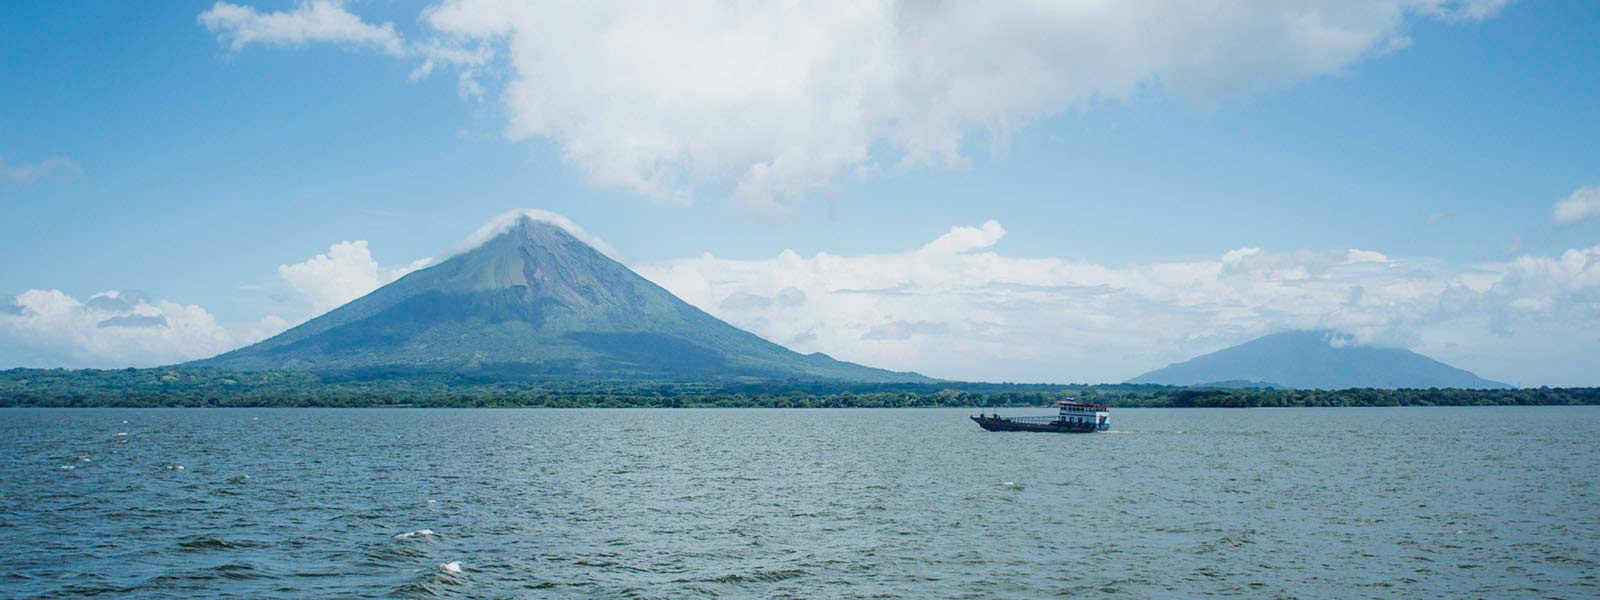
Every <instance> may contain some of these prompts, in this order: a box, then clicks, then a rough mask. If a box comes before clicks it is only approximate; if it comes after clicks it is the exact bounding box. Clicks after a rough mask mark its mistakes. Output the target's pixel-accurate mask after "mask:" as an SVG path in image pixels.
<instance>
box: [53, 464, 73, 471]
mask: <svg viewBox="0 0 1600 600" xmlns="http://www.w3.org/2000/svg"><path fill="white" fill-rule="evenodd" d="M76 468H77V467H74V466H72V465H61V466H59V467H56V469H57V470H60V471H71V470H73V469H76Z"/></svg>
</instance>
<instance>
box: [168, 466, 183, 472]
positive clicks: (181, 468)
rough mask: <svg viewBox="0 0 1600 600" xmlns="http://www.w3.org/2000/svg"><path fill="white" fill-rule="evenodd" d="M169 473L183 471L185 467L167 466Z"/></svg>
mask: <svg viewBox="0 0 1600 600" xmlns="http://www.w3.org/2000/svg"><path fill="white" fill-rule="evenodd" d="M167 470H168V471H182V470H183V465H167Z"/></svg>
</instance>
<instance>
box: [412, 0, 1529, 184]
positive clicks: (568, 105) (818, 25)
mask: <svg viewBox="0 0 1600 600" xmlns="http://www.w3.org/2000/svg"><path fill="white" fill-rule="evenodd" d="M1505 4H1507V2H1506V1H1505V0H1340V1H1327V0H1302V1H1297V2H1265V3H1263V2H1253V1H1249V0H1222V1H1213V2H1189V1H1174V2H1160V1H1158V2H1091V3H1084V2H1068V3H1058V2H1007V3H970V2H954V3H915V2H905V3H899V2H893V1H891V0H879V1H866V2H861V1H844V2H828V1H821V2H800V3H776V2H774V3H753V4H752V3H742V4H741V3H725V2H689V3H669V4H649V3H647V4H639V3H630V2H603V1H602V2H510V1H505V0H444V1H442V2H439V3H438V4H435V5H433V6H430V7H428V8H427V9H425V10H424V11H423V13H422V22H423V23H424V24H425V25H426V26H427V27H428V28H429V29H431V35H433V36H434V39H433V40H432V41H431V42H430V44H432V47H433V48H434V51H432V52H430V53H429V54H428V58H427V59H425V62H424V63H423V65H422V66H421V67H419V68H418V70H417V71H416V72H414V74H413V75H414V77H421V76H426V75H427V74H428V73H430V72H432V71H433V70H434V69H435V68H436V67H445V66H450V65H460V66H462V68H463V69H464V70H466V71H469V72H470V73H472V74H476V73H479V72H481V71H483V70H484V69H486V68H490V67H488V66H487V65H488V63H489V62H490V59H489V57H490V56H497V57H500V62H499V64H498V65H497V67H498V68H499V70H501V71H502V72H503V73H504V79H505V80H506V83H505V85H504V86H503V89H501V90H498V92H499V97H500V100H501V102H503V104H504V107H505V109H506V111H507V114H508V117H509V120H510V122H509V126H508V129H507V131H508V134H509V135H510V136H511V137H512V138H514V139H522V138H530V137H540V138H547V139H551V140H554V141H555V142H557V143H558V144H559V145H560V147H561V150H562V157H563V160H564V161H565V162H566V163H567V164H568V165H570V166H572V167H574V168H576V169H577V170H579V171H580V172H581V173H583V174H584V175H585V176H587V178H588V179H589V180H590V181H591V182H593V183H594V184H597V185H601V186H612V187H621V188H626V189H631V190H633V191H636V192H639V193H641V194H645V195H648V196H651V197H654V198H659V199H667V200H682V199H685V198H687V197H688V195H689V190H690V189H692V188H694V187H697V186H699V185H703V184H710V185H712V186H722V187H725V189H729V190H731V191H732V192H733V194H734V195H735V196H736V197H738V198H740V199H742V200H743V201H745V202H746V203H748V204H749V205H751V206H755V207H760V208H763V209H767V210H774V211H782V210H784V209H785V207H787V206H788V205H789V204H791V203H793V202H795V201H797V200H799V199H801V198H803V197H805V196H806V195H808V194H810V193H812V192H815V191H816V190H818V189H819V188H825V187H827V186H829V185H831V184H832V183H833V182H834V180H835V179H836V178H837V177H838V176H839V174H841V173H850V172H874V171H877V170H880V169H881V168H883V167H889V168H897V169H905V168H918V167H937V168H959V167H962V166H964V165H966V164H968V158H967V156H966V151H965V148H966V147H967V146H968V145H969V144H970V143H971V142H974V141H977V142H987V143H988V144H989V145H990V146H991V147H996V148H998V147H1003V146H1004V145H1005V143H1006V140H1007V138H1009V137H1010V136H1011V135H1012V134H1013V133H1014V132H1016V131H1018V130H1019V129H1021V128H1023V127H1024V126H1026V125H1027V124H1028V123H1029V122H1031V121H1033V120H1036V119H1038V118H1040V117H1043V116H1046V115H1050V114H1053V113H1058V112H1061V111H1066V110H1072V109H1081V108H1083V107H1086V106H1089V105H1091V104H1093V103H1095V102H1100V101H1107V100H1111V101H1115V100H1121V99H1126V98H1128V97H1130V96H1131V95H1132V94H1134V93H1135V92H1136V91H1137V90H1139V89H1141V88H1142V87H1147V86H1153V87H1159V88H1161V89H1165V90H1167V91H1168V92H1170V93H1172V94H1174V95H1177V96H1179V97H1182V98H1186V99H1189V100H1191V101H1195V102H1199V103H1213V102H1217V101H1219V100H1222V99H1226V98H1228V97H1231V96H1235V95H1238V94H1247V93H1251V92H1253V91H1259V90H1264V89H1270V88H1274V87H1279V86H1284V85H1287V84H1291V83H1293V82H1296V81H1300V80H1304V79H1307V78H1312V77H1317V76H1321V75H1326V74H1332V73H1338V72H1340V71H1341V70H1343V69H1345V68H1346V67H1348V66H1349V65H1351V64H1353V63H1356V62H1358V61H1360V60H1363V59H1366V58H1369V57H1372V56H1375V55H1381V54H1384V53H1387V52H1392V51H1395V50H1397V49H1400V48H1403V47H1405V46H1406V45H1408V44H1409V43H1410V38H1409V37H1408V34H1407V31H1408V29H1409V28H1410V26H1411V25H1412V24H1413V23H1414V22H1416V21H1417V20H1419V19H1440V20H1446V21H1473V20H1479V19H1485V18H1489V17H1492V16H1494V15H1495V14H1496V13H1497V12H1498V11H1499V10H1500V9H1501V8H1502V7H1503V6H1504V5H1505ZM488 49H492V51H491V50H488ZM467 78H468V79H469V80H472V81H473V84H472V85H473V86H474V87H472V90H473V91H472V93H473V94H479V93H482V92H483V89H482V88H481V87H476V86H477V83H476V78H475V75H468V76H467ZM466 87H467V86H466V85H465V84H463V88H464V91H463V94H464V95H466V94H467V92H466V91H465V89H466Z"/></svg>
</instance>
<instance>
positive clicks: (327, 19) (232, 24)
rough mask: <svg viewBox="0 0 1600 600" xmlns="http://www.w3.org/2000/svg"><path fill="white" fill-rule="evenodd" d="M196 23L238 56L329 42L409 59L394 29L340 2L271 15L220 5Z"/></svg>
mask: <svg viewBox="0 0 1600 600" xmlns="http://www.w3.org/2000/svg"><path fill="white" fill-rule="evenodd" d="M196 20H197V21H199V22H200V24H201V25H204V26H205V28H206V29H207V30H209V31H211V32H213V33H216V34H217V40H218V41H220V42H222V43H224V44H227V46H228V48H229V49H231V50H233V51H235V52H237V51H239V50H243V49H244V48H245V47H246V46H249V45H251V44H266V45H271V46H303V45H305V44H308V43H312V42H329V43H336V44H342V45H346V46H352V47H368V48H374V49H377V50H380V51H382V52H385V53H387V54H391V55H394V56H401V55H404V54H405V44H404V42H402V41H401V38H400V34H399V33H398V32H396V31H395V28H394V24H393V23H384V24H381V25H372V24H369V23H367V22H365V21H362V20H361V17H358V16H356V15H354V14H352V13H351V12H350V11H347V10H345V8H344V6H343V3H342V2H339V1H337V0H305V1H302V2H299V3H298V4H296V5H295V7H294V8H293V9H291V10H288V11H273V12H260V11H257V10H256V9H255V8H254V7H250V6H242V5H238V4H229V3H227V2H218V3H216V4H213V5H212V6H211V8H210V9H208V10H206V11H205V12H203V13H200V16H199V17H197V18H196Z"/></svg>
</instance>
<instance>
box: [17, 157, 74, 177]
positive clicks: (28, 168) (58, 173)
mask: <svg viewBox="0 0 1600 600" xmlns="http://www.w3.org/2000/svg"><path fill="white" fill-rule="evenodd" d="M82 174H83V167H81V166H79V165H78V163H76V162H73V160H72V159H70V158H67V157H64V156H57V157H53V158H47V159H44V160H41V161H39V162H36V163H16V164H11V163H7V162H6V161H5V160H3V159H0V183H33V182H36V181H40V180H44V179H53V178H58V177H75V176H78V175H82Z"/></svg>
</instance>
